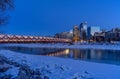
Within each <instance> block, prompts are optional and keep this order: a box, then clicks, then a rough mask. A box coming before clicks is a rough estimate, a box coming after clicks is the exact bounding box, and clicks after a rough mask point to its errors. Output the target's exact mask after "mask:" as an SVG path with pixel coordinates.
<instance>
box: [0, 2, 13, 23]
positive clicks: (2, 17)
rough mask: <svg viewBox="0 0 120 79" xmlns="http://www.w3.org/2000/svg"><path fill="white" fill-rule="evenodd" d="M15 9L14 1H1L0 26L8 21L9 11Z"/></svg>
mask: <svg viewBox="0 0 120 79" xmlns="http://www.w3.org/2000/svg"><path fill="white" fill-rule="evenodd" d="M11 9H14V0H0V25H2V24H6V22H7V20H8V15H7V11H8V10H11Z"/></svg>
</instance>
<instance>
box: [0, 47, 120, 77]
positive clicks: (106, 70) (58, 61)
mask: <svg viewBox="0 0 120 79" xmlns="http://www.w3.org/2000/svg"><path fill="white" fill-rule="evenodd" d="M29 46H31V45H29ZM37 46H38V45H37ZM0 56H3V57H6V58H7V59H8V60H9V61H12V62H17V63H18V64H21V65H22V64H27V65H28V66H30V68H32V69H33V70H36V69H39V70H40V72H41V74H42V75H44V77H45V76H46V79H47V78H48V79H120V66H117V65H108V64H100V63H91V62H85V61H80V60H72V59H64V58H57V57H48V56H39V55H26V54H21V53H15V52H12V51H9V50H0ZM12 68H13V67H12ZM14 71H16V72H18V68H17V67H16V68H13V69H12V70H9V71H7V72H5V74H6V73H7V74H8V73H10V74H15V73H14ZM15 75H16V74H15ZM18 79H19V78H18ZM43 79H45V78H43Z"/></svg>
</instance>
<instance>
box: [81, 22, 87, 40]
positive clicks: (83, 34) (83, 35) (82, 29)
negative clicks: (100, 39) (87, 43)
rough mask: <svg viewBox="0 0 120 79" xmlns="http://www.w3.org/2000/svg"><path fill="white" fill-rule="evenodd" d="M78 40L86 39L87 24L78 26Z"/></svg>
mask: <svg viewBox="0 0 120 79" xmlns="http://www.w3.org/2000/svg"><path fill="white" fill-rule="evenodd" d="M80 38H81V40H86V39H87V22H83V23H81V24H80Z"/></svg>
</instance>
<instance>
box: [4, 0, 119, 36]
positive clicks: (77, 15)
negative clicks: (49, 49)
mask: <svg viewBox="0 0 120 79" xmlns="http://www.w3.org/2000/svg"><path fill="white" fill-rule="evenodd" d="M119 3H120V1H119V0H116V1H113V0H106V1H104V0H101V1H98V0H92V1H89V0H85V1H84V0H76V1H73V0H66V1H64V0H61V1H55V0H52V1H49V0H44V1H43V0H41V1H35V2H33V1H29V2H28V0H26V1H24V0H20V1H16V2H15V5H16V8H15V10H14V11H13V12H12V13H11V18H10V22H9V24H8V25H7V26H6V27H3V29H4V31H5V32H6V33H8V34H18V35H19V34H20V35H22V34H24V35H41V36H42V35H43V36H44V35H54V34H55V33H59V32H63V31H69V30H71V29H72V28H73V26H74V25H79V24H80V23H81V22H84V21H87V22H88V26H101V28H103V29H104V28H105V29H108V30H109V29H111V28H114V27H120V23H119V20H120V16H119V14H120V11H119Z"/></svg>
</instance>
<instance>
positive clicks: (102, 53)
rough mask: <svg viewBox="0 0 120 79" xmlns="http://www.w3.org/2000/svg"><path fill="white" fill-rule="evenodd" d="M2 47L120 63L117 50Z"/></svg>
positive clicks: (38, 53) (25, 51) (119, 55)
mask: <svg viewBox="0 0 120 79" xmlns="http://www.w3.org/2000/svg"><path fill="white" fill-rule="evenodd" d="M2 49H7V50H11V51H15V52H20V53H24V54H33V55H44V56H56V57H62V58H71V59H78V60H84V61H90V62H98V63H108V64H117V65H120V51H119V50H98V49H97V50H94V49H57V48H26V47H4V48H2Z"/></svg>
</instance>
